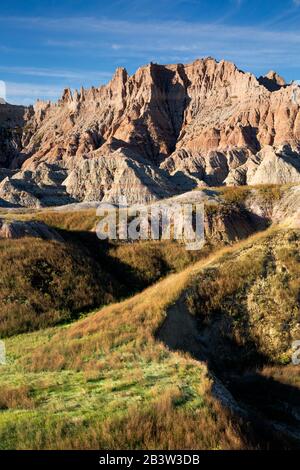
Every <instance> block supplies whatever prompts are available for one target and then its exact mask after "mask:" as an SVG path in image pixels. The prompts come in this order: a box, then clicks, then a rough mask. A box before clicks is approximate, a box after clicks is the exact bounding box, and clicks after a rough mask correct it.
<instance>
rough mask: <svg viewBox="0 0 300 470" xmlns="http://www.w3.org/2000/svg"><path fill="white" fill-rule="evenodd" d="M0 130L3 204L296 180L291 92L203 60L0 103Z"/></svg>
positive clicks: (298, 131) (299, 119) (298, 137)
mask: <svg viewBox="0 0 300 470" xmlns="http://www.w3.org/2000/svg"><path fill="white" fill-rule="evenodd" d="M298 90H299V93H298ZM297 95H298V96H297ZM297 98H298V99H297ZM0 137H1V138H0V206H2V207H29V208H39V207H47V206H55V205H63V204H69V203H78V202H83V201H86V202H91V201H102V200H103V201H110V202H117V200H118V197H119V196H120V195H124V196H126V197H127V199H128V201H129V202H130V203H135V202H139V203H144V202H150V201H154V200H157V199H161V198H165V197H170V196H173V195H176V194H180V193H184V192H187V191H190V190H193V189H195V188H201V187H204V188H205V187H209V186H213V187H215V186H220V185H228V186H232V185H260V184H286V183H297V182H298V183H299V182H300V89H299V87H297V86H296V85H295V84H291V85H288V84H286V83H285V82H284V80H283V79H282V78H281V77H279V76H278V75H277V74H276V73H275V72H270V73H269V74H268V75H266V76H264V77H260V78H256V77H255V76H254V75H252V74H251V73H244V72H242V71H240V70H239V69H238V68H237V67H236V66H235V65H234V64H233V63H230V62H226V61H220V62H217V61H216V60H214V59H212V58H205V59H201V60H196V61H195V62H193V63H192V64H188V65H182V64H176V65H158V64H153V63H150V64H149V65H147V66H144V67H141V68H140V69H138V70H137V72H136V73H135V74H134V75H132V76H129V75H128V73H127V72H126V70H125V69H123V68H118V69H117V70H116V72H115V75H114V76H113V78H112V80H111V81H110V82H109V83H108V84H107V85H103V86H100V87H98V88H97V87H96V88H95V87H92V88H90V89H83V88H82V89H81V90H80V91H77V90H76V91H74V92H72V91H71V90H70V89H65V90H64V92H63V95H62V97H61V99H59V100H58V102H57V103H51V102H48V101H47V102H44V101H38V102H37V103H36V104H35V105H34V106H30V107H28V108H26V107H22V106H12V105H9V104H1V105H0Z"/></svg>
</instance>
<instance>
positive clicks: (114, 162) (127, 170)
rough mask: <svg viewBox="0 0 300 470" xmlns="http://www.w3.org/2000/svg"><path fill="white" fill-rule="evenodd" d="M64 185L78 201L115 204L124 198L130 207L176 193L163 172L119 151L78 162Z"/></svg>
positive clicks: (136, 157)
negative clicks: (133, 204)
mask: <svg viewBox="0 0 300 470" xmlns="http://www.w3.org/2000/svg"><path fill="white" fill-rule="evenodd" d="M64 184H65V186H66V190H67V192H68V193H69V194H70V195H71V196H72V197H73V198H75V199H77V200H80V201H108V202H111V203H118V202H119V199H120V197H121V196H125V197H126V198H127V202H128V203H129V204H132V203H145V202H150V201H153V200H157V199H162V198H165V197H167V196H169V195H170V194H172V193H175V190H174V188H173V187H172V185H171V183H170V182H169V181H168V179H167V178H166V176H165V175H164V174H163V172H162V171H160V170H159V169H158V168H155V166H154V165H151V164H149V163H147V162H146V161H144V160H142V159H140V158H139V157H138V156H134V155H132V153H130V154H129V155H128V151H127V152H126V151H122V150H121V149H120V150H118V151H116V152H114V153H112V154H111V155H108V156H99V157H95V158H91V159H85V160H82V161H80V162H78V165H77V166H76V167H75V168H74V169H73V170H72V171H71V173H70V175H69V176H68V177H67V179H66V180H65V181H64Z"/></svg>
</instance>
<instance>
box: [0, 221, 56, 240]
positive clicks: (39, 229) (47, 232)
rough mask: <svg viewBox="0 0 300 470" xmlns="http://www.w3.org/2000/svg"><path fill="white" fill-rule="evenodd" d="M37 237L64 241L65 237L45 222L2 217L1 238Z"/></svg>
mask: <svg viewBox="0 0 300 470" xmlns="http://www.w3.org/2000/svg"><path fill="white" fill-rule="evenodd" d="M24 237H35V238H42V239H43V240H54V241H59V242H63V241H64V240H63V238H62V237H61V236H60V235H59V234H58V233H57V232H56V231H55V230H54V229H52V228H51V227H48V225H46V224H45V223H44V222H38V221H35V220H30V221H21V220H7V221H6V220H4V219H0V239H2V238H11V239H15V238H24Z"/></svg>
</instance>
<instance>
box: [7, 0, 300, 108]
mask: <svg viewBox="0 0 300 470" xmlns="http://www.w3.org/2000/svg"><path fill="white" fill-rule="evenodd" d="M299 26H300V0H222V1H221V0H172V1H171V0H159V1H158V0H151V1H150V0H110V1H106V0H100V1H96V0H85V1H82V0H73V1H71V0H60V1H58V0H43V1H40V0H39V1H38V0H24V1H21V0H19V1H14V0H11V1H5V0H4V1H3V0H2V1H1V10H0V58H1V60H0V80H4V81H5V82H6V84H7V100H8V101H9V102H12V103H20V104H28V103H32V102H34V101H35V100H36V99H37V98H42V99H57V98H58V97H59V95H60V94H61V91H62V89H63V88H64V87H66V86H70V87H71V88H79V87H80V86H81V85H83V86H85V87H88V86H91V85H95V86H98V85H99V84H102V83H106V82H107V81H108V80H109V79H110V78H111V76H112V74H113V72H114V70H115V68H116V67H117V66H123V67H126V68H127V70H128V72H129V73H133V72H134V71H135V70H136V69H137V68H138V67H139V66H141V65H144V64H146V63H148V62H150V61H152V62H159V63H175V62H183V63H186V62H191V61H193V60H194V59H195V58H198V57H205V56H213V57H215V58H216V59H222V58H224V59H227V60H231V61H233V62H235V63H236V64H237V66H238V67H239V68H241V69H243V70H247V71H251V72H253V73H254V74H256V75H261V74H264V73H266V72H268V71H269V70H270V69H275V70H276V71H278V72H279V73H280V74H281V75H283V76H284V77H285V78H286V80H287V81H291V80H298V79H300V27H299Z"/></svg>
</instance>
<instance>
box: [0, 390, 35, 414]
mask: <svg viewBox="0 0 300 470" xmlns="http://www.w3.org/2000/svg"><path fill="white" fill-rule="evenodd" d="M12 408H13V409H14V408H19V409H32V408H34V400H33V398H32V397H31V395H30V389H29V388H28V386H26V385H23V386H20V387H11V386H8V385H3V386H1V394H0V410H6V409H12Z"/></svg>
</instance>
